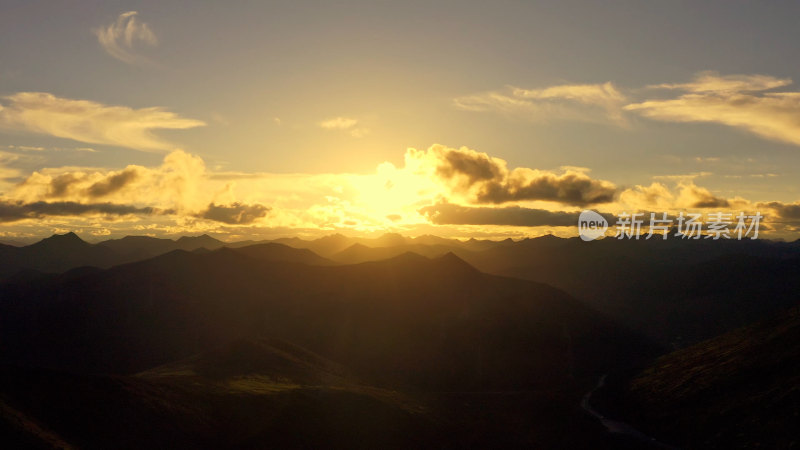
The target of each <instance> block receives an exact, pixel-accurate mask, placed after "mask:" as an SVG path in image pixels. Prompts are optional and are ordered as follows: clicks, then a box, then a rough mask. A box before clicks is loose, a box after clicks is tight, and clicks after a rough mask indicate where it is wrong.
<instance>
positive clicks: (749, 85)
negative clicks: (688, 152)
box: [625, 72, 800, 145]
mask: <svg viewBox="0 0 800 450" xmlns="http://www.w3.org/2000/svg"><path fill="white" fill-rule="evenodd" d="M791 82H792V81H791V80H790V79H779V78H775V77H771V76H767V75H729V76H719V75H716V74H714V73H709V72H704V73H702V74H700V75H698V76H697V77H696V78H695V79H694V81H692V82H690V83H684V84H662V85H656V86H653V87H658V88H669V89H676V90H682V91H686V93H684V94H683V95H680V96H679V97H677V98H672V99H664V100H646V101H643V102H641V103H633V104H630V105H627V106H625V109H626V110H628V111H635V112H637V113H639V114H641V115H643V116H645V117H648V118H650V119H654V120H661V121H666V122H707V123H719V124H723V125H728V126H731V127H736V128H740V129H743V130H746V131H749V132H751V133H754V134H756V135H758V136H761V137H763V138H767V139H771V140H775V141H781V142H787V143H790V144H795V145H800V92H796V91H791V92H764V91H767V90H770V89H775V88H779V87H784V86H787V85H789V84H791Z"/></svg>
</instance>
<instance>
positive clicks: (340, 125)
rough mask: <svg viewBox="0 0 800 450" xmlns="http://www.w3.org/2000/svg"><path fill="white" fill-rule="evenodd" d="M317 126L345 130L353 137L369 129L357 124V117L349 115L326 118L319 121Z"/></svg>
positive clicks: (363, 133) (363, 134)
mask: <svg viewBox="0 0 800 450" xmlns="http://www.w3.org/2000/svg"><path fill="white" fill-rule="evenodd" d="M319 126H320V127H321V128H323V129H325V130H338V131H345V132H347V133H349V134H350V136H353V137H357V138H359V137H363V136H365V135H366V134H367V133H369V130H368V129H367V128H364V127H361V126H359V122H358V119H353V118H350V117H334V118H332V119H326V120H323V121H322V122H320V123H319Z"/></svg>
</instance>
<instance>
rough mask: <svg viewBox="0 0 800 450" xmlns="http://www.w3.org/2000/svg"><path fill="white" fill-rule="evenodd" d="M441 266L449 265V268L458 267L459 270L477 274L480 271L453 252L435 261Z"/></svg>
mask: <svg viewBox="0 0 800 450" xmlns="http://www.w3.org/2000/svg"><path fill="white" fill-rule="evenodd" d="M434 261H437V262H439V263H441V264H444V265H447V266H448V267H456V268H459V269H468V270H470V271H475V272H477V271H478V269H476V268H474V267H472V265H471V264H470V263H468V262H466V261H464V260H463V259H461V258H460V257H459V256H458V255H456V254H455V253H453V252H447V253H445V254H444V255H442V256H440V257H438V258H436V259H434Z"/></svg>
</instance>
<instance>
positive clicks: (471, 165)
mask: <svg viewBox="0 0 800 450" xmlns="http://www.w3.org/2000/svg"><path fill="white" fill-rule="evenodd" d="M448 150H449V151H446V152H443V153H442V154H441V156H442V160H441V161H440V164H439V165H438V166H436V175H437V176H439V177H441V178H445V179H452V178H454V177H456V176H457V175H462V176H464V177H465V178H466V179H465V181H466V183H467V184H468V185H472V184H474V183H478V182H481V181H489V180H494V179H497V178H501V177H502V176H503V174H504V172H505V167H503V166H501V165H500V164H499V163H498V162H497V161H494V160H492V158H490V157H489V155H487V154H485V153H478V152H474V151H469V150H466V149H462V150H456V149H448Z"/></svg>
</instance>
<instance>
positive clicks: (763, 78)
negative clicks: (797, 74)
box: [648, 72, 792, 94]
mask: <svg viewBox="0 0 800 450" xmlns="http://www.w3.org/2000/svg"><path fill="white" fill-rule="evenodd" d="M790 84H792V80H791V79H790V78H775V77H772V76H769V75H719V74H717V73H716V72H700V73H699V74H697V75H696V76H695V78H694V80H693V81H691V82H689V83H674V84H673V83H664V84H656V85H652V86H648V87H650V88H652V89H678V90H683V91H689V92H694V93H709V92H715V93H726V94H733V93H737V92H754V91H766V90H769V89H775V88H779V87H783V86H788V85H790Z"/></svg>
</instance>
